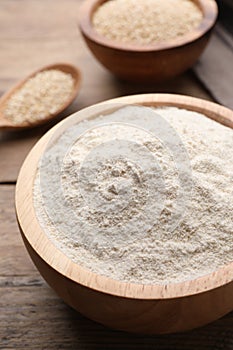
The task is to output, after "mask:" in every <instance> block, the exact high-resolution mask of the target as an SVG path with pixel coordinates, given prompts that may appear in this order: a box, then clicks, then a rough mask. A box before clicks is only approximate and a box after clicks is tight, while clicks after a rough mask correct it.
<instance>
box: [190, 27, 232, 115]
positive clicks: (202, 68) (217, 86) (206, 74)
mask: <svg viewBox="0 0 233 350" xmlns="http://www.w3.org/2000/svg"><path fill="white" fill-rule="evenodd" d="M232 62H233V37H232V36H231V35H230V34H228V33H227V31H226V30H224V29H223V28H222V27H221V26H220V25H218V26H217V27H216V30H215V33H214V35H213V37H212V39H211V45H210V46H209V47H208V48H207V49H206V51H205V52H204V54H203V56H202V57H201V59H200V61H199V62H198V64H197V65H196V66H195V68H194V70H195V72H196V74H197V76H198V77H199V79H200V81H202V82H203V84H204V85H205V86H206V88H207V89H208V90H209V91H210V93H211V94H212V96H213V97H214V98H215V100H216V101H219V103H222V104H223V105H225V106H226V107H229V108H232V109H233V93H232V86H233V69H232ZM219 77H221V79H219Z"/></svg>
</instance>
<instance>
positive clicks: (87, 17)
mask: <svg viewBox="0 0 233 350" xmlns="http://www.w3.org/2000/svg"><path fill="white" fill-rule="evenodd" d="M106 1H109V0H85V1H84V3H83V4H82V5H81V7H80V10H79V28H80V31H81V33H82V34H83V35H84V36H85V37H87V38H88V39H89V40H91V41H93V42H95V43H96V44H98V45H101V46H103V47H107V48H109V49H116V50H119V51H129V52H139V53H143V52H153V51H161V50H169V49H174V48H178V47H181V46H185V45H188V44H190V43H192V42H194V41H196V40H198V39H200V38H201V37H202V36H204V35H205V34H206V33H207V32H209V31H210V30H211V29H212V28H213V26H214V25H215V23H216V20H217V17H218V5H217V3H216V1H215V0H192V1H193V2H195V3H198V6H199V7H200V8H201V10H202V13H203V19H202V21H201V22H200V24H199V26H198V27H197V28H194V30H193V31H191V32H189V33H187V34H186V35H183V36H181V37H180V38H175V39H172V40H169V41H162V42H159V43H155V44H149V45H140V44H129V43H122V42H118V41H112V40H110V39H108V38H105V37H104V36H102V35H100V34H99V33H98V32H97V31H96V30H95V29H94V28H93V25H92V23H91V16H92V14H93V12H94V11H95V10H96V8H97V7H98V6H100V5H101V4H102V3H104V2H106Z"/></svg>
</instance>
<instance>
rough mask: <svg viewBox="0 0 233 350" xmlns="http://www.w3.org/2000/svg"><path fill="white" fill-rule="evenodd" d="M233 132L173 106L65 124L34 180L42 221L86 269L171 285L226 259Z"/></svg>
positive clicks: (232, 210)
mask: <svg viewBox="0 0 233 350" xmlns="http://www.w3.org/2000/svg"><path fill="white" fill-rule="evenodd" d="M232 149H233V131H232V129H230V128H227V127H225V126H223V125H221V124H219V123H217V122H215V121H212V120H210V119H209V118H207V117H205V116H203V115H201V114H199V113H196V112H192V111H187V110H184V109H178V108H175V107H164V108H156V109H152V108H148V107H141V106H128V107H122V108H119V110H117V111H115V112H113V113H111V114H108V115H104V116H99V117H98V118H96V119H92V120H86V121H83V122H81V123H77V124H75V125H73V126H72V127H70V128H68V129H67V130H65V131H64V132H63V134H62V135H61V136H59V137H57V138H56V139H54V140H53V142H51V143H50V145H49V147H48V148H47V150H46V151H45V153H44V155H43V157H42V158H41V161H40V164H39V166H38V171H37V176H36V179H35V184H34V206H35V210H36V214H37V217H38V220H39V222H40V225H41V226H42V228H43V230H44V231H45V233H46V234H47V235H48V237H49V238H50V240H51V241H52V242H53V244H54V245H56V246H57V248H58V249H60V250H61V251H62V252H63V253H64V254H66V255H67V256H68V257H69V258H70V259H71V260H72V261H74V262H75V263H77V264H80V265H81V266H83V267H84V268H87V269H90V270H91V271H93V272H95V273H98V274H100V275H104V276H107V277H110V278H114V279H116V280H120V281H124V282H132V283H144V284H152V283H153V284H154V283H157V284H168V283H176V282H182V281H185V280H190V279H194V278H196V277H200V276H203V275H205V274H208V273H211V272H213V271H214V270H215V269H217V268H219V267H222V266H223V265H225V264H227V263H229V262H231V261H232V256H233V244H232V243H233V224H232V214H233V191H232V181H233V152H232Z"/></svg>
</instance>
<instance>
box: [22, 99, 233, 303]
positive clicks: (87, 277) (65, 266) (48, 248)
mask: <svg viewBox="0 0 233 350" xmlns="http://www.w3.org/2000/svg"><path fill="white" fill-rule="evenodd" d="M135 104H136V105H144V106H151V107H161V106H176V107H179V108H185V109H188V110H192V111H196V112H199V113H202V114H204V115H205V116H206V117H208V118H211V119H213V120H216V121H218V122H220V123H221V124H223V125H226V126H228V127H230V128H232V129H233V111H232V110H230V109H228V108H226V107H223V106H221V105H218V104H216V103H213V102H209V101H205V100H202V99H199V98H194V97H189V96H183V95H175V94H143V95H133V96H126V97H120V98H116V99H111V100H108V101H105V102H101V103H98V104H96V105H93V106H90V107H87V108H85V109H83V110H80V111H78V112H76V113H74V114H72V115H71V116H70V117H68V118H66V119H64V120H63V121H61V122H60V123H58V124H57V125H56V126H54V127H53V128H52V129H50V130H49V131H48V132H47V133H46V134H45V135H44V136H43V137H42V138H41V139H40V140H39V141H38V142H37V143H36V145H35V146H34V147H33V148H32V150H31V151H30V153H29V154H28V156H27V158H26V160H25V161H24V163H23V165H22V167H21V170H20V173H19V176H18V180H17V184H16V194H15V207H16V216H17V220H18V224H19V227H20V231H21V233H22V236H23V238H24V239H26V241H27V243H28V244H29V245H30V246H31V248H32V249H33V250H34V251H35V252H36V253H37V254H38V255H39V256H40V258H42V259H43V260H44V261H45V262H46V263H47V264H48V265H49V266H50V267H51V268H53V269H54V270H56V271H57V272H58V273H60V274H61V275H63V276H65V277H66V278H68V279H70V280H72V281H73V282H75V283H77V284H79V285H82V286H84V287H87V288H90V289H93V290H95V291H98V292H101V293H105V294H110V295H114V296H118V297H124V298H131V299H140V300H161V299H162V300H163V299H174V298H181V297H187V296H193V295H196V294H200V293H204V292H207V291H210V290H213V289H215V288H219V287H221V286H223V285H225V284H228V283H230V282H232V281H233V262H232V263H230V264H227V265H224V266H223V267H222V268H219V269H218V270H216V271H214V272H212V273H210V274H208V275H205V276H202V277H199V278H196V279H192V280H189V281H185V282H181V283H172V284H164V285H159V284H136V283H126V282H121V281H117V280H114V279H112V278H108V277H105V276H102V275H98V274H96V273H93V272H91V271H90V270H88V269H86V268H83V267H81V266H80V265H78V264H76V263H74V262H73V261H72V260H71V259H69V258H68V257H67V256H66V255H65V254H64V253H62V252H61V251H60V250H59V249H58V248H57V247H56V246H55V245H54V244H53V243H52V242H51V241H50V239H49V238H48V236H47V235H46V233H45V232H44V231H43V229H42V228H41V226H40V224H39V222H38V220H37V217H36V212H35V209H34V206H33V185H34V179H35V175H36V171H37V166H38V163H39V160H40V157H41V155H42V154H43V152H44V150H45V149H46V146H47V144H48V143H49V141H50V139H51V137H52V136H53V135H54V134H55V133H56V132H57V131H59V133H61V132H63V131H64V130H66V129H67V128H68V127H71V126H72V125H73V124H76V123H78V122H80V121H82V120H84V119H89V118H94V117H97V116H98V115H100V114H103V113H110V112H112V111H113V110H117V109H119V108H120V107H122V106H127V105H135Z"/></svg>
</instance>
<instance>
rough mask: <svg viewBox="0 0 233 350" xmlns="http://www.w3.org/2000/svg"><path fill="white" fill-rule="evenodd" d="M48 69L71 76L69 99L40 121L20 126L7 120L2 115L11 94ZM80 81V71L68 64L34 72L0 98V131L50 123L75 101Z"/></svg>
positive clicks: (57, 64) (59, 64)
mask: <svg viewBox="0 0 233 350" xmlns="http://www.w3.org/2000/svg"><path fill="white" fill-rule="evenodd" d="M50 69H56V70H60V71H62V72H64V73H69V74H71V76H72V78H73V79H74V87H73V91H72V94H71V95H70V97H69V98H68V99H67V101H66V102H65V103H64V104H63V106H61V107H60V108H59V110H57V112H56V113H54V114H48V115H47V116H46V117H45V118H43V119H41V120H36V121H33V122H28V121H26V120H25V121H24V122H23V123H20V124H14V123H13V122H11V120H9V119H8V118H7V117H6V116H5V115H4V109H5V107H6V103H7V102H8V100H9V99H10V98H11V96H12V95H13V94H15V93H16V92H17V91H18V90H19V89H21V87H22V86H23V85H24V84H25V83H26V81H27V80H28V79H30V78H32V77H34V76H35V75H36V74H37V73H39V72H43V71H46V70H50ZM80 81H81V73H80V71H79V70H78V69H77V68H76V67H75V66H73V65H71V64H68V63H56V64H53V65H49V66H45V67H42V68H40V69H38V70H36V71H35V72H33V73H32V74H30V75H29V76H28V77H26V78H25V79H23V80H21V81H20V82H18V83H17V84H16V85H15V86H14V87H13V88H11V89H10V90H9V91H7V92H6V93H5V94H4V95H3V96H2V97H1V98H0V130H3V129H4V130H20V129H26V128H32V127H35V126H38V125H41V124H44V123H46V122H48V121H50V120H51V119H53V118H55V117H56V116H57V115H58V114H59V113H61V112H62V111H64V109H66V108H67V107H68V106H69V105H70V104H71V102H73V100H74V99H75V97H76V96H77V94H78V91H79V88H80ZM42 103H43V102H42Z"/></svg>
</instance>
